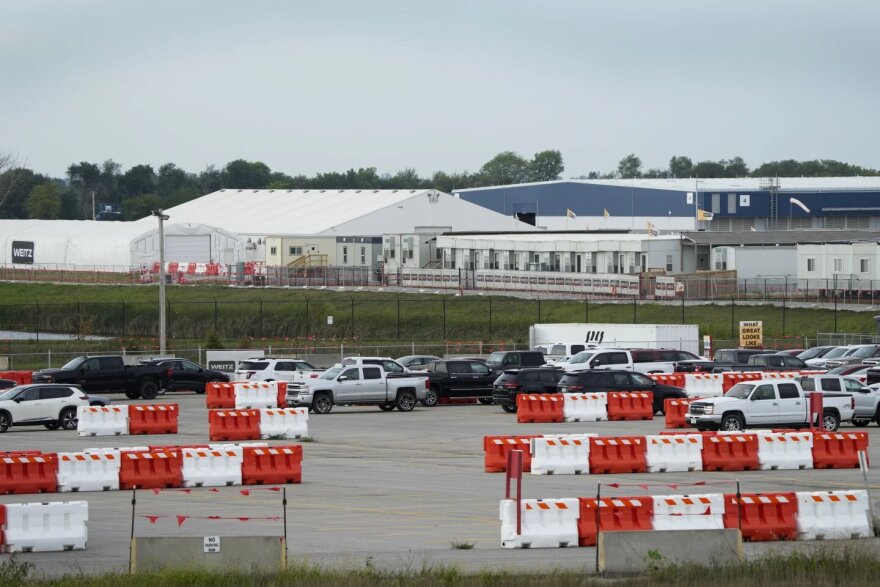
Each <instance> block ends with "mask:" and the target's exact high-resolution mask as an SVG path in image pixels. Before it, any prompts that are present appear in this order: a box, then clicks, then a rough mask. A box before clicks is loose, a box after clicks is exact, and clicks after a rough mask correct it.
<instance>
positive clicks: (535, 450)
mask: <svg viewBox="0 0 880 587" xmlns="http://www.w3.org/2000/svg"><path fill="white" fill-rule="evenodd" d="M592 436H596V435H595V434H567V435H559V436H555V437H554V436H544V437H540V438H532V439H531V440H530V452H531V455H532V460H531V462H532V467H531V472H532V474H534V475H584V474H586V473H589V472H590V437H592Z"/></svg>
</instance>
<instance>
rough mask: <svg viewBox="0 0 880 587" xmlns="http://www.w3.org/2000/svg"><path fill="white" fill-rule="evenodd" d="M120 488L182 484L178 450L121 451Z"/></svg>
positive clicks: (180, 461) (181, 465)
mask: <svg viewBox="0 0 880 587" xmlns="http://www.w3.org/2000/svg"><path fill="white" fill-rule="evenodd" d="M119 458H120V463H119V465H120V466H119V488H120V489H134V488H137V489H164V488H166V487H182V486H183V455H182V453H181V452H180V450H154V451H122V454H121V455H120V457H119Z"/></svg>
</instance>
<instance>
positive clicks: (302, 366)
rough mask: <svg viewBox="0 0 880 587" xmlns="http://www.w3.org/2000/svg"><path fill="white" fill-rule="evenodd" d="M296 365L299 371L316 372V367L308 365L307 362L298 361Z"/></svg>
mask: <svg viewBox="0 0 880 587" xmlns="http://www.w3.org/2000/svg"><path fill="white" fill-rule="evenodd" d="M294 364H295V365H296V368H297V369H299V370H300V371H314V370H315V366H314V365H312V364H311V363H307V362H305V361H296V362H295V363H294Z"/></svg>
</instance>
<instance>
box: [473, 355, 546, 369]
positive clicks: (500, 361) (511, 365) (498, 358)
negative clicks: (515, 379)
mask: <svg viewBox="0 0 880 587" xmlns="http://www.w3.org/2000/svg"><path fill="white" fill-rule="evenodd" d="M546 363H547V361H545V360H544V353H542V352H540V351H497V352H494V353H492V354H491V355H489V358H488V359H486V364H487V365H488V366H489V368H490V369H492V371H494V372H495V373H497V374H500V373H501V371H503V370H504V369H522V368H523V367H541V366H543V365H545V364H546Z"/></svg>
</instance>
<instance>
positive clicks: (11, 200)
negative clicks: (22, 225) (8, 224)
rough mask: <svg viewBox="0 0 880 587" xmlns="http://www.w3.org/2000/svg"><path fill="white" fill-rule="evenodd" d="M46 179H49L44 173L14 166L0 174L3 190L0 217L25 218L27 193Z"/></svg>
mask: <svg viewBox="0 0 880 587" xmlns="http://www.w3.org/2000/svg"><path fill="white" fill-rule="evenodd" d="M48 181H51V180H50V179H49V178H48V177H46V176H45V175H42V174H39V173H34V172H33V171H31V170H30V169H26V168H24V167H14V168H12V169H9V170H7V171H6V172H5V173H3V174H0V186H3V190H4V192H3V194H4V195H3V196H2V198H0V199H2V202H0V218H27V217H28V210H27V207H26V206H25V202H26V201H27V198H28V195H29V194H30V193H31V191H32V190H33V189H34V188H35V187H36V186H38V185H40V184H43V183H46V182H48Z"/></svg>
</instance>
